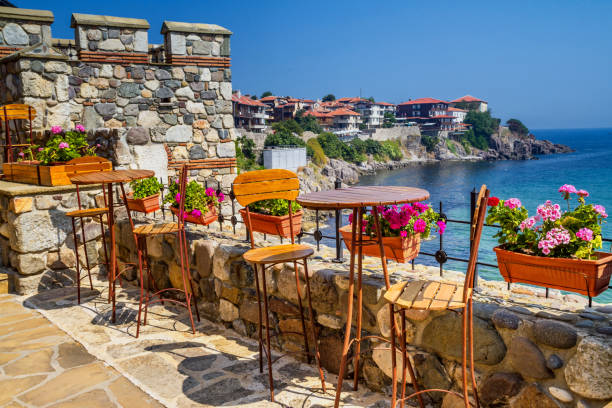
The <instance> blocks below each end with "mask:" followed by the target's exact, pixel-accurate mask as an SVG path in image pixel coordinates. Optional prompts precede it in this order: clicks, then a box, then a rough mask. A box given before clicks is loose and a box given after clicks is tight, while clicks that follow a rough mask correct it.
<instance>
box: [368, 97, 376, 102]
mask: <svg viewBox="0 0 612 408" xmlns="http://www.w3.org/2000/svg"><path fill="white" fill-rule="evenodd" d="M368 101H370V102H372V103H374V102H376V101H375V100H374V97H373V96H370V97H369V98H368Z"/></svg>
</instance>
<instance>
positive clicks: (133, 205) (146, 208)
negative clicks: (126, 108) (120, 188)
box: [127, 192, 159, 214]
mask: <svg viewBox="0 0 612 408" xmlns="http://www.w3.org/2000/svg"><path fill="white" fill-rule="evenodd" d="M127 205H128V208H129V209H130V210H132V211H138V212H141V213H145V214H148V213H152V212H154V211H157V210H159V193H157V194H153V195H152V196H148V197H145V198H134V193H132V192H130V193H127Z"/></svg>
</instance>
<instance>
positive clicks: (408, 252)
mask: <svg viewBox="0 0 612 408" xmlns="http://www.w3.org/2000/svg"><path fill="white" fill-rule="evenodd" d="M351 230H352V226H351V225H346V226H344V227H342V228H340V234H342V239H343V240H344V243H345V244H346V247H347V248H348V250H349V251H351V252H353V249H352V242H351ZM355 238H356V239H359V236H357V237H355ZM363 241H364V242H368V241H376V239H375V238H372V237H370V236H369V235H363ZM368 243H369V242H368ZM383 248H384V250H385V256H386V257H387V259H392V260H394V261H396V262H399V263H405V262H408V261H412V260H413V259H414V258H416V257H417V255H419V251H420V250H421V235H420V234H414V235H410V236H408V237H405V238H404V237H383ZM363 254H364V255H368V256H375V257H377V258H380V246H379V245H378V244H375V243H373V242H372V243H369V245H364V246H363Z"/></svg>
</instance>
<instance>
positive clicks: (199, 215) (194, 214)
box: [191, 208, 202, 217]
mask: <svg viewBox="0 0 612 408" xmlns="http://www.w3.org/2000/svg"><path fill="white" fill-rule="evenodd" d="M191 215H193V216H194V217H201V216H202V211H200V210H198V209H197V208H194V209H193V210H191Z"/></svg>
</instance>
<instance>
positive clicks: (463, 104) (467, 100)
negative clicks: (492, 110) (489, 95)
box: [451, 95, 489, 112]
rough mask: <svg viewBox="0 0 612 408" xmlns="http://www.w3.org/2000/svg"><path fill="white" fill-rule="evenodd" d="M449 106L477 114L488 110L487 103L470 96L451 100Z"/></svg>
mask: <svg viewBox="0 0 612 408" xmlns="http://www.w3.org/2000/svg"><path fill="white" fill-rule="evenodd" d="M451 106H452V107H455V108H460V109H467V110H475V111H478V112H486V111H487V110H488V109H489V104H488V103H487V101H483V100H482V99H478V98H475V97H473V96H472V95H465V96H462V97H461V98H457V99H455V100H452V101H451Z"/></svg>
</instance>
